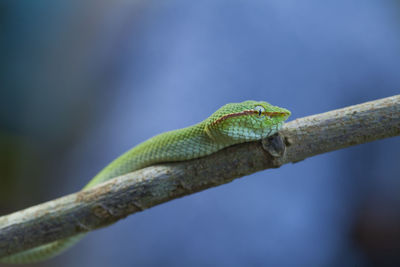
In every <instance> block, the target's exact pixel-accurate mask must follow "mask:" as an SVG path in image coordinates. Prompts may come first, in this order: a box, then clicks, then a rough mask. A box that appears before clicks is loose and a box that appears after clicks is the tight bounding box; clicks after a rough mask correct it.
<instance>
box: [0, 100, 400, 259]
mask: <svg viewBox="0 0 400 267" xmlns="http://www.w3.org/2000/svg"><path fill="white" fill-rule="evenodd" d="M280 134H281V136H282V137H283V139H284V141H285V143H286V153H284V155H283V156H282V157H277V158H274V157H273V156H271V155H270V154H269V153H267V152H266V151H265V150H264V149H263V146H262V145H261V142H251V143H245V144H240V145H236V146H232V147H229V148H227V149H224V150H222V151H219V152H217V153H215V154H213V155H211V156H208V157H204V158H201V159H197V160H191V161H185V162H179V163H170V164H163V165H159V166H152V167H148V168H145V169H142V170H139V171H136V172H133V173H129V174H126V175H123V176H120V177H117V178H116V179H113V180H110V181H108V182H106V183H104V184H101V185H98V186H97V187H94V188H91V189H88V190H85V191H81V192H77V193H75V194H71V195H68V196H65V197H62V198H59V199H55V200H52V201H49V202H46V203H43V204H40V205H37V206H34V207H31V208H28V209H25V210H22V211H18V212H15V213H13V214H10V215H7V216H2V217H0V258H1V257H3V256H6V255H10V254H13V253H16V252H19V251H22V250H25V249H29V248H32V247H35V246H38V245H42V244H45V243H48V242H51V241H54V240H57V239H61V238H65V237H69V236H73V235H76V234H78V233H84V232H87V231H90V230H94V229H97V228H100V227H104V226H107V225H109V224H111V223H114V222H116V221H118V220H120V219H122V218H124V217H126V216H128V215H129V214H132V213H135V212H138V211H142V210H144V209H148V208H150V207H153V206H155V205H158V204H161V203H164V202H167V201H169V200H172V199H175V198H178V197H182V196H185V195H189V194H192V193H194V192H198V191H201V190H204V189H207V188H210V187H215V186H217V185H221V184H224V183H228V182H230V181H232V180H233V179H235V178H238V177H242V176H245V175H249V174H251V173H254V172H257V171H261V170H265V169H268V168H275V167H279V166H281V165H282V164H286V163H289V162H298V161H301V160H303V159H306V158H308V157H311V156H314V155H318V154H322V153H325V152H329V151H333V150H337V149H341V148H344V147H348V146H352V145H357V144H362V143H366V142H370V141H373V140H377V139H382V138H387V137H392V136H396V135H400V95H397V96H392V97H388V98H384V99H380V100H376V101H372V102H367V103H364V104H360V105H356V106H351V107H346V108H343V109H338V110H334V111H330V112H327V113H323V114H318V115H314V116H310V117H305V118H301V119H297V120H294V121H291V122H289V123H287V124H285V125H284V127H283V129H282V131H281V132H280ZM279 146H281V145H280V144H279V143H277V145H276V144H275V147H279ZM272 149H275V148H273V147H272ZM276 153H277V152H276ZM273 154H275V152H273Z"/></svg>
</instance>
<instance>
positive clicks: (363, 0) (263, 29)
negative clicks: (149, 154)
mask: <svg viewBox="0 0 400 267" xmlns="http://www.w3.org/2000/svg"><path fill="white" fill-rule="evenodd" d="M0 32H1V35H0V59H1V60H0V68H1V70H0V215H4V214H7V213H10V212H13V211H16V210H19V209H22V208H26V207H28V206H31V205H35V204H38V203H41V202H44V201H47V200H51V199H54V198H57V197H60V196H63V195H65V194H69V193H72V192H76V191H78V190H80V188H82V187H83V186H84V185H85V184H86V183H87V182H88V181H89V180H90V179H91V178H92V177H93V176H94V175H95V174H96V173H97V172H98V171H99V170H100V169H102V168H103V167H104V166H105V165H107V164H108V163H109V162H110V161H111V160H113V159H114V158H116V157H117V156H118V155H120V154H121V153H123V152H124V151H126V150H128V149H129V148H131V147H133V146H134V145H136V144H137V143H139V142H141V141H143V140H145V139H147V138H149V137H151V136H153V135H155V134H158V133H161V132H164V131H168V130H172V129H177V128H181V127H185V126H188V125H192V124H195V123H197V122H199V121H201V120H203V119H205V118H206V117H207V116H209V115H210V114H211V113H212V112H214V111H215V110H216V109H218V108H219V107H220V106H222V105H223V104H226V103H228V102H239V101H243V100H247V99H254V100H266V101H269V102H271V103H272V104H275V105H279V106H282V107H286V108H288V109H290V110H291V111H292V117H291V119H295V118H299V117H303V116H307V115H312V114H316V113H320V112H325V111H329V110H332V109H336V108H341V107H345V106H348V105H353V104H358V103H362V102H365V101H370V100H375V99H378V98H382V97H387V96H391V95H395V94H399V92H400V75H399V70H400V60H399V59H400V4H399V2H398V1H395V0H393V1H390V0H388V1H378V0H355V1H345V0H338V1H317V0H311V1H294V0H292V1H278V0H274V1H197V2H196V1H179V0H175V1H174V0H166V1H150V0H147V1H139V0H138V1H128V0H126V1H124V0H119V1H106V0H98V1H83V2H82V1H64V2H61V1H1V3H0ZM399 159H400V138H399V137H396V138H391V139H386V140H381V141H376V142H372V143H368V144H364V145H360V146H356V147H351V148H347V149H342V150H340V151H336V152H331V153H327V154H324V155H319V156H316V157H313V158H309V159H306V160H304V161H302V162H299V163H296V164H290V165H285V166H282V167H281V168H279V169H276V170H268V171H263V172H259V173H257V174H254V175H251V176H250V177H246V178H244V179H239V180H235V181H234V182H232V183H230V184H227V185H224V186H220V187H217V188H213V189H210V190H206V191H203V192H200V193H197V194H194V195H191V196H188V197H184V198H181V199H178V200H174V201H171V202H169V203H166V204H163V205H159V206H157V207H155V208H152V209H150V210H146V211H144V212H141V213H138V214H135V215H133V216H130V217H128V218H126V219H124V220H122V221H120V222H118V223H117V224H115V225H113V226H111V227H107V228H105V229H102V230H98V231H94V232H92V233H90V234H89V235H88V237H87V238H85V239H84V240H83V241H82V242H80V243H79V244H78V245H77V246H75V247H74V248H72V249H71V250H69V251H68V252H66V253H64V254H62V255H61V256H59V257H57V258H54V259H53V260H50V261H48V262H44V263H39V264H34V265H32V266H46V267H47V266H58V267H64V266H78V267H80V266H100V267H102V266H400V179H399V176H400V164H399ZM238 196H240V197H238Z"/></svg>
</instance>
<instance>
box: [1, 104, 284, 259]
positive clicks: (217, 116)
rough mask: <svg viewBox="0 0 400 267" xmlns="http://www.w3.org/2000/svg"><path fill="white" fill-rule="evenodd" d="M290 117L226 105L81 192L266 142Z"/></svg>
mask: <svg viewBox="0 0 400 267" xmlns="http://www.w3.org/2000/svg"><path fill="white" fill-rule="evenodd" d="M289 116H290V111H289V110H287V109H284V108H280V107H277V106H273V105H271V104H269V103H267V102H262V101H252V100H248V101H244V102H241V103H230V104H226V105H224V106H222V107H221V108H219V109H218V110H217V111H216V112H214V113H213V114H212V115H211V116H210V117H208V118H207V119H205V120H204V121H202V122H200V123H198V124H196V125H193V126H190V127H186V128H183V129H178V130H174V131H170V132H165V133H162V134H159V135H157V136H154V137H152V138H150V139H148V140H147V141H145V142H143V143H141V144H139V145H137V146H136V147H134V148H132V149H131V150H129V151H128V152H126V153H125V154H123V155H121V156H120V157H118V158H117V159H115V160H114V161H113V162H111V163H110V164H109V165H107V166H106V167H105V168H104V169H103V170H102V171H100V172H99V173H98V174H97V175H96V176H95V177H94V178H93V179H92V180H91V181H90V182H89V183H88V184H87V185H86V186H85V187H84V189H87V188H90V187H93V186H95V185H97V184H100V183H102V182H105V181H107V180H109V179H111V178H113V177H116V176H119V175H123V174H126V173H129V172H132V171H135V170H138V169H141V168H144V167H147V166H150V165H153V164H156V163H162V162H172V161H184V160H189V159H194V158H200V157H204V156H207V155H210V154H212V153H215V152H217V151H219V150H221V149H223V148H225V147H228V146H231V145H234V144H239V143H243V142H249V141H256V140H260V139H263V138H266V137H268V136H271V135H273V134H275V133H276V132H278V131H279V129H280V128H281V126H282V124H283V122H284V121H285V120H287V118H288V117H289ZM83 236H85V234H79V235H76V236H72V237H69V238H65V239H61V240H57V241H54V242H51V243H49V244H45V245H42V246H38V247H35V248H32V249H29V250H26V251H22V252H19V253H16V254H13V255H10V256H7V257H4V258H1V259H0V262H4V263H32V262H37V261H43V260H46V259H49V258H52V257H54V256H56V255H58V254H59V253H61V252H63V251H64V250H66V249H67V248H69V247H71V246H72V245H74V244H75V243H76V242H78V241H79V240H80V239H81V238H83Z"/></svg>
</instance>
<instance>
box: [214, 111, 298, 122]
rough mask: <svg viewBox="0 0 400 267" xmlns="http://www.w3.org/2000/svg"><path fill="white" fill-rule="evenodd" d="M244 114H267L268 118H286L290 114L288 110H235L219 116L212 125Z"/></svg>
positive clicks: (260, 115)
mask: <svg viewBox="0 0 400 267" xmlns="http://www.w3.org/2000/svg"><path fill="white" fill-rule="evenodd" d="M245 115H257V116H259V117H262V116H268V117H270V118H275V117H286V118H288V117H289V116H290V111H287V112H286V111H283V112H282V111H263V112H260V113H259V112H258V111H256V110H243V111H241V112H236V113H230V114H226V115H224V116H222V117H221V118H218V119H217V120H215V121H213V123H212V125H215V124H218V123H220V122H222V121H224V120H227V119H229V118H233V117H239V116H245Z"/></svg>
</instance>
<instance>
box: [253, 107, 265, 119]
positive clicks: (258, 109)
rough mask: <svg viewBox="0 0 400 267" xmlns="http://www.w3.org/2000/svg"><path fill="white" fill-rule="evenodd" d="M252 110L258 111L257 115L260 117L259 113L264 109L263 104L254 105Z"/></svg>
mask: <svg viewBox="0 0 400 267" xmlns="http://www.w3.org/2000/svg"><path fill="white" fill-rule="evenodd" d="M254 110H255V111H257V112H258V117H261V114H262V113H263V112H264V111H265V108H264V107H263V106H256V107H255V108H254Z"/></svg>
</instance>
